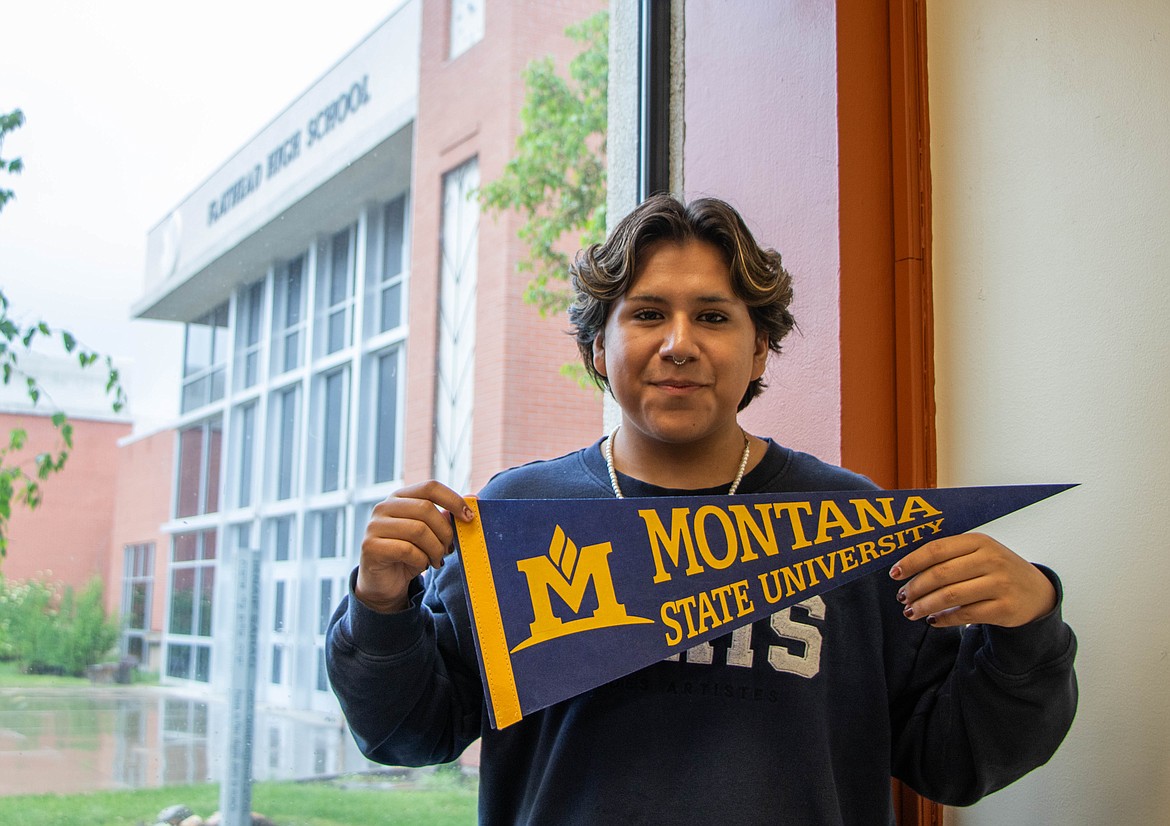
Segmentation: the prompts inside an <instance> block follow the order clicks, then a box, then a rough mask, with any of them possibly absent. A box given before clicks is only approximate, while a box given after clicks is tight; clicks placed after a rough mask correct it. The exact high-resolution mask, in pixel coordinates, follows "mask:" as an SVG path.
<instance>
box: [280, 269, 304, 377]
mask: <svg viewBox="0 0 1170 826" xmlns="http://www.w3.org/2000/svg"><path fill="white" fill-rule="evenodd" d="M304 269H305V257H304V256H303V255H300V256H297V257H296V258H294V259H292V260H291V261H289V262H287V263H286V264H284V265H283V266H281V267H280V268H279V269H278V270H277V274H276V284H275V289H274V293H273V302H272V373H273V374H274V375H279V374H281V373H286V372H288V371H289V370H292V369H294V368H296V367H299V366H300V365H301V350H302V342H303V336H302V335H301V331H302V329H303V327H304V302H305V296H304V284H303V275H304Z"/></svg>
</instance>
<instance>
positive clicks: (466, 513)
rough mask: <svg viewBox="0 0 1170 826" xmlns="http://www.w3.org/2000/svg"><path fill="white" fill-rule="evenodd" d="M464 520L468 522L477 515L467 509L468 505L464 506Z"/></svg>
mask: <svg viewBox="0 0 1170 826" xmlns="http://www.w3.org/2000/svg"><path fill="white" fill-rule="evenodd" d="M463 518H464V519H466V520H467V521H468V522H470V521H471V520H472V519H474V518H475V514H474V513H472V512H471V508H469V507H467V505H464V506H463Z"/></svg>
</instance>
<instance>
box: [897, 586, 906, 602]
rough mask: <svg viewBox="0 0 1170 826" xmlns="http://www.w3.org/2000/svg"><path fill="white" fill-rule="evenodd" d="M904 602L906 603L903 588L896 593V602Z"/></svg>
mask: <svg viewBox="0 0 1170 826" xmlns="http://www.w3.org/2000/svg"><path fill="white" fill-rule="evenodd" d="M905 601H906V589H905V588H903V589H901V590H900V591H898V602H905Z"/></svg>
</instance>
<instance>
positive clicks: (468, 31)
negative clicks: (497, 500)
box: [448, 0, 484, 60]
mask: <svg viewBox="0 0 1170 826" xmlns="http://www.w3.org/2000/svg"><path fill="white" fill-rule="evenodd" d="M483 4H484V0H451V51H450V53H449V55H448V56H449V57H450V58H451V59H452V60H454V59H455V58H457V57H458V56H459V55H461V54H463V53H464V52H465V51H467V50H468V49H470V48H471V47H472V46H474V45H475V44H476V43H478V42H479V41H481V40H483V28H484V26H483Z"/></svg>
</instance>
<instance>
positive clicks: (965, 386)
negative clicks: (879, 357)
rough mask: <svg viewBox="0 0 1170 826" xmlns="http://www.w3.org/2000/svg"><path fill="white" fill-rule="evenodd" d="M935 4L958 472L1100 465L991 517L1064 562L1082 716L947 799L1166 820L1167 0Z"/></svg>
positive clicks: (940, 319) (936, 103) (949, 425)
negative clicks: (1048, 748) (1051, 745)
mask: <svg viewBox="0 0 1170 826" xmlns="http://www.w3.org/2000/svg"><path fill="white" fill-rule="evenodd" d="M927 18H928V28H929V39H928V57H929V84H930V129H931V171H932V177H933V187H932V192H933V201H934V212H933V226H934V259H933V266H934V278H935V312H936V323H935V330H936V353H935V355H936V365H937V375H938V385H937V389H936V392H937V399H938V439H939V484H940V485H961V484H983V483H1014V482H1064V481H1075V482H1080V483H1082V486H1081V487H1080V488H1078V489H1075V490H1073V491H1071V492H1069V493H1065V494H1062V495H1061V496H1059V497H1057V498H1056V499H1054V500H1051V501H1050V502H1046V503H1043V504H1041V505H1039V506H1037V507H1036V508H1033V509H1029V510H1027V511H1025V512H1022V513H1020V514H1017V515H1015V516H1013V517H1012V518H1010V519H1009V520H1003V521H1002V522H1001V523H999V524H998V525H997V526H996V527H995V529H994V530H993V533H995V534H996V535H997V536H998V537H999V538H1001V539H1002V540H1004V541H1005V542H1007V543H1008V544H1009V545H1011V546H1012V547H1014V548H1016V550H1018V551H1020V552H1021V553H1023V554H1024V555H1026V556H1029V557H1030V558H1033V559H1036V560H1038V561H1043V562H1046V563H1049V564H1051V565H1052V566H1053V567H1054V568H1056V569H1057V570H1058V572H1059V573H1060V574H1061V576H1062V578H1063V580H1064V584H1065V589H1066V596H1065V616H1066V618H1067V619H1068V620H1069V622H1070V623H1071V624H1072V625H1073V627H1074V629H1075V630H1076V632H1077V635H1078V637H1079V640H1080V653H1079V656H1078V660H1077V671H1078V675H1079V680H1080V686H1081V702H1080V710H1079V712H1078V716H1077V720H1076V722H1075V723H1074V726H1073V729H1072V731H1071V733H1070V735H1069V737H1068V739H1067V740H1066V741H1065V744H1064V745H1063V747H1062V748H1061V750H1060V751H1059V752H1058V753H1057V755H1056V757H1055V758H1053V760H1052V761H1051V762H1050V763H1049V764H1048V765H1047V766H1045V767H1043V768H1041V769H1039V770H1037V771H1035V772H1033V773H1032V774H1031V775H1029V776H1028V777H1026V778H1024V780H1022V781H1020V782H1019V783H1017V784H1015V785H1014V786H1012V787H1010V788H1008V789H1006V790H1004V791H1002V792H999V793H997V794H995V795H992V796H991V797H989V798H987V799H986V800H985V801H984V802H982V803H980V804H978V805H976V806H975V807H973V808H971V809H966V810H958V811H956V812H953V813H952V814H951V815H950V819H951V820H952V821H953V822H955V823H958V824H963V826H972V825H973V824H979V826H983V825H984V824H986V825H987V826H991V824H995V826H1005V824H1007V825H1008V826H1010V825H1011V824H1029V826H1031V825H1032V824H1062V826H1067V824H1086V826H1088V824H1102V823H1110V824H1114V823H1115V824H1131V823H1135V824H1136V823H1170V610H1168V607H1167V599H1166V595H1167V593H1168V592H1170V554H1168V553H1167V551H1166V540H1165V538H1164V537H1163V536H1162V531H1163V530H1164V526H1165V525H1166V524H1167V523H1168V522H1170V504H1168V501H1170V435H1168V434H1167V432H1166V431H1167V425H1168V424H1170V333H1168V332H1167V322H1168V320H1170V221H1168V218H1170V3H1167V2H1165V0H1124V1H1123V2H1116V3H1097V2H1091V1H1090V0H1060V1H1059V2H1058V0H1035V2H1029V3H1018V2H1015V0H967V2H962V3H955V2H950V0H934V2H930V3H929V5H928V7H927Z"/></svg>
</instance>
